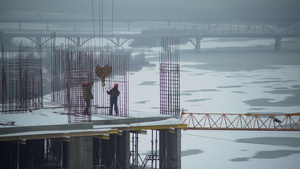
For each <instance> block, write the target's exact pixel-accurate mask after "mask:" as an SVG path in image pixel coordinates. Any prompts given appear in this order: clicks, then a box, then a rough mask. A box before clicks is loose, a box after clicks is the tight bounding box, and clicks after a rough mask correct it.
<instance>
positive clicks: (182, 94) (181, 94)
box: [180, 92, 192, 96]
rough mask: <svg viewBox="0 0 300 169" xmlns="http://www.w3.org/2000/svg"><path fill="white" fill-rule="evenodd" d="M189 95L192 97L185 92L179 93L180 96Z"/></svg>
mask: <svg viewBox="0 0 300 169" xmlns="http://www.w3.org/2000/svg"><path fill="white" fill-rule="evenodd" d="M189 95H192V93H187V92H185V93H180V96H189Z"/></svg>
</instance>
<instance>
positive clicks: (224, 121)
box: [181, 111, 300, 131]
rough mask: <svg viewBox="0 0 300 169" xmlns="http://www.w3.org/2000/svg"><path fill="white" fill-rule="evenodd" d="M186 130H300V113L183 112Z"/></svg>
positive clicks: (182, 118) (182, 119)
mask: <svg viewBox="0 0 300 169" xmlns="http://www.w3.org/2000/svg"><path fill="white" fill-rule="evenodd" d="M181 121H182V123H183V124H187V128H185V130H274V131H276V130H284V131H300V113H291V114H254V113H247V114H228V113H186V112H184V111H182V112H181Z"/></svg>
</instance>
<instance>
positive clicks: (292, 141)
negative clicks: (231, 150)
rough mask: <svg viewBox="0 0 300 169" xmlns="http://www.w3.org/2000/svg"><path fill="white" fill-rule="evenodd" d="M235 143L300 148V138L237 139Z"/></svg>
mask: <svg viewBox="0 0 300 169" xmlns="http://www.w3.org/2000/svg"><path fill="white" fill-rule="evenodd" d="M235 142H239V143H251V144H263V145H276V146H287V147H300V138H297V137H254V138H246V139H237V140H235Z"/></svg>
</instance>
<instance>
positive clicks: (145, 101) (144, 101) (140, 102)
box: [136, 100, 150, 104]
mask: <svg viewBox="0 0 300 169" xmlns="http://www.w3.org/2000/svg"><path fill="white" fill-rule="evenodd" d="M147 102H150V100H143V101H139V102H136V104H145V103H147Z"/></svg>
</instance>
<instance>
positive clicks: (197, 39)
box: [195, 37, 202, 52]
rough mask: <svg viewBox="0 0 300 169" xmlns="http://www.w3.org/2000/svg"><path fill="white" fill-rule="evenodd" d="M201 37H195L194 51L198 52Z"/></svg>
mask: <svg viewBox="0 0 300 169" xmlns="http://www.w3.org/2000/svg"><path fill="white" fill-rule="evenodd" d="M201 39H202V38H200V37H196V43H195V51H196V52H200V47H201Z"/></svg>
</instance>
